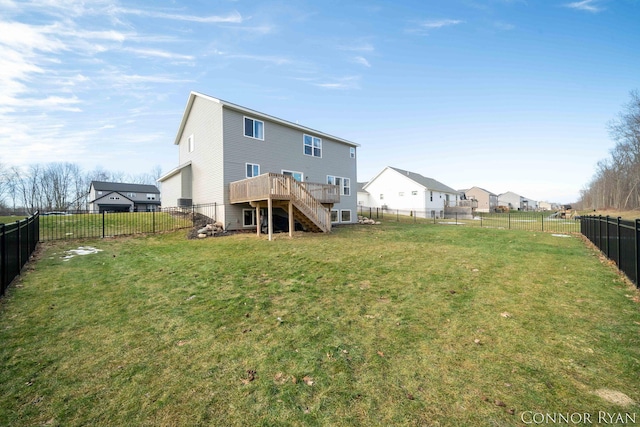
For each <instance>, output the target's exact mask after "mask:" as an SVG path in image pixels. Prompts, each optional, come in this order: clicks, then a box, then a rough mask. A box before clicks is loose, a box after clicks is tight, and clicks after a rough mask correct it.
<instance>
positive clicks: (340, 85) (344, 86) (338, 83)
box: [314, 76, 360, 90]
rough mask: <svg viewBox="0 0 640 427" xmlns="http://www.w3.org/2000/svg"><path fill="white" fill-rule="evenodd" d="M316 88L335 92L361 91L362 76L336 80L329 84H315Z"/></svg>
mask: <svg viewBox="0 0 640 427" xmlns="http://www.w3.org/2000/svg"><path fill="white" fill-rule="evenodd" d="M314 86H318V87H321V88H323V89H335V90H350V89H360V76H349V77H341V78H336V79H333V80H332V81H328V82H321V83H314Z"/></svg>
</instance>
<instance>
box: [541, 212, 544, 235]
mask: <svg viewBox="0 0 640 427" xmlns="http://www.w3.org/2000/svg"><path fill="white" fill-rule="evenodd" d="M540 224H542V232H544V214H542V215H540Z"/></svg>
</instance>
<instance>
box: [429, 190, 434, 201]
mask: <svg viewBox="0 0 640 427" xmlns="http://www.w3.org/2000/svg"><path fill="white" fill-rule="evenodd" d="M429 201H430V202H433V191H429Z"/></svg>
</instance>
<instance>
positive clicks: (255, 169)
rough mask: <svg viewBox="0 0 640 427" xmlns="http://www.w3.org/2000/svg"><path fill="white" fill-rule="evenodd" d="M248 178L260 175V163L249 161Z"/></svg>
mask: <svg viewBox="0 0 640 427" xmlns="http://www.w3.org/2000/svg"><path fill="white" fill-rule="evenodd" d="M246 165H247V178H251V177H254V176H258V175H260V165H256V164H253V163H247V164H246Z"/></svg>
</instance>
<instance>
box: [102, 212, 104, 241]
mask: <svg viewBox="0 0 640 427" xmlns="http://www.w3.org/2000/svg"><path fill="white" fill-rule="evenodd" d="M102 238H103V239H104V211H102Z"/></svg>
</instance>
